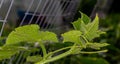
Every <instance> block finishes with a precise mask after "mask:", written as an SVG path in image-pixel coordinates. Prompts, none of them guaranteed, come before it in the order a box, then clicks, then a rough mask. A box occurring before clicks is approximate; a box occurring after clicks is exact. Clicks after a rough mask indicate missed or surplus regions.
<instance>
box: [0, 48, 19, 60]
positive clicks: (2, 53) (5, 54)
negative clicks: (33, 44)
mask: <svg viewBox="0 0 120 64" xmlns="http://www.w3.org/2000/svg"><path fill="white" fill-rule="evenodd" d="M18 52H19V51H18V50H11V49H7V50H6V49H2V48H1V49H0V60H3V59H10V58H11V57H12V56H13V55H15V54H16V53H18Z"/></svg>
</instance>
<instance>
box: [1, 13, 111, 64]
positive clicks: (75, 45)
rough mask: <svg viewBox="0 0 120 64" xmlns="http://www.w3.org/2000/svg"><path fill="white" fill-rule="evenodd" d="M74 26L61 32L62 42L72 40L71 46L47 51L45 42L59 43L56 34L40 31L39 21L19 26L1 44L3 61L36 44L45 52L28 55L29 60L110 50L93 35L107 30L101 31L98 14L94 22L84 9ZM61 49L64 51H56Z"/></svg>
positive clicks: (37, 62) (40, 61) (40, 63)
mask: <svg viewBox="0 0 120 64" xmlns="http://www.w3.org/2000/svg"><path fill="white" fill-rule="evenodd" d="M72 25H73V28H74V29H73V30H70V31H68V32H65V33H63V34H61V37H62V38H63V41H62V43H66V42H71V43H72V45H70V46H67V47H63V48H60V49H57V50H54V51H50V52H47V49H46V47H45V44H47V43H51V44H54V43H59V42H60V40H59V39H58V38H57V35H56V34H55V33H53V32H49V31H40V27H39V26H38V25H36V24H31V25H25V26H21V27H18V28H16V29H15V30H14V31H12V32H11V33H10V34H9V35H8V37H7V40H6V43H5V44H4V45H3V46H1V47H0V60H3V59H10V58H11V57H12V56H13V55H15V54H18V53H20V51H31V50H32V49H33V48H36V49H37V47H36V45H37V46H38V47H40V48H41V49H42V53H43V54H42V55H40V54H39V55H34V56H27V57H26V61H27V62H34V63H35V64H46V63H50V62H54V61H56V60H59V59H61V58H64V57H66V56H69V55H74V54H93V53H100V52H107V50H103V49H101V48H102V47H105V46H107V45H109V44H107V43H97V42H94V41H93V39H94V38H96V37H99V36H100V34H103V33H105V32H102V31H100V30H99V18H98V15H96V17H95V19H94V20H93V21H91V19H90V18H89V17H88V16H87V15H85V14H83V13H82V12H81V18H79V19H78V20H77V21H75V22H73V23H72ZM87 48H91V49H94V50H95V51H84V49H87ZM61 51H64V52H62V53H59V54H57V53H58V52H61ZM56 54H57V55H56Z"/></svg>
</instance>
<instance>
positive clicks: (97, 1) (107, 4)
mask: <svg viewBox="0 0 120 64" xmlns="http://www.w3.org/2000/svg"><path fill="white" fill-rule="evenodd" d="M79 11H81V12H83V13H85V14H87V15H88V16H89V17H90V18H91V19H93V18H94V17H95V15H96V13H97V14H98V15H99V18H100V29H101V30H103V31H106V34H104V35H101V37H100V38H96V39H95V41H97V42H107V43H109V44H110V45H109V46H108V47H107V49H108V50H109V51H108V52H107V53H100V54H91V55H86V54H80V55H74V56H72V55H71V56H68V57H66V58H63V59H61V60H58V61H56V62H54V63H52V64H120V1H119V0H94V1H93V0H0V30H1V32H0V35H1V38H0V46H2V45H3V44H4V42H5V38H6V37H7V36H8V34H9V33H10V32H11V31H12V30H14V28H16V27H18V26H22V25H27V24H38V25H39V26H40V27H41V29H43V30H49V31H53V32H55V33H57V34H58V35H59V34H61V33H63V32H65V31H68V30H70V29H72V27H71V22H73V21H75V20H77V19H78V18H79V17H81V15H80V13H79ZM60 47H63V45H57V46H54V48H56V49H57V48H60Z"/></svg>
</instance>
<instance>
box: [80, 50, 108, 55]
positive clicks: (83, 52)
mask: <svg viewBox="0 0 120 64" xmlns="http://www.w3.org/2000/svg"><path fill="white" fill-rule="evenodd" d="M107 51H108V50H100V51H94V52H85V51H81V52H80V53H82V54H93V53H100V52H107Z"/></svg>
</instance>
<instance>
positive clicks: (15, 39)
mask: <svg viewBox="0 0 120 64" xmlns="http://www.w3.org/2000/svg"><path fill="white" fill-rule="evenodd" d="M39 29H40V28H39V26H38V25H26V26H22V27H18V28H16V29H15V31H12V32H11V33H10V34H9V36H8V38H7V40H6V45H13V44H19V43H20V42H36V41H37V40H38V39H40V34H39Z"/></svg>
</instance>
